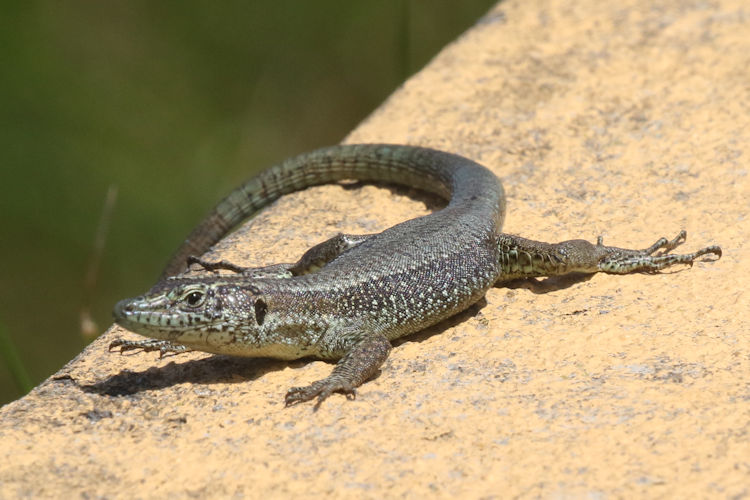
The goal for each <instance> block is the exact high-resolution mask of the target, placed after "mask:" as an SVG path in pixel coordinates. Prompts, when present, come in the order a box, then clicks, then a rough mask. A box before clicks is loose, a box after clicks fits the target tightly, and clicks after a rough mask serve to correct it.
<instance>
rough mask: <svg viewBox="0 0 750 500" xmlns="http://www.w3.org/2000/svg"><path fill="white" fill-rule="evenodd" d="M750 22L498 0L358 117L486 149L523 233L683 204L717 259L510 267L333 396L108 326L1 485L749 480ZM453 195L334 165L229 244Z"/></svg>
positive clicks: (11, 450) (744, 492) (417, 139)
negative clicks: (661, 267)
mask: <svg viewBox="0 0 750 500" xmlns="http://www.w3.org/2000/svg"><path fill="white" fill-rule="evenodd" d="M748 33H750V11H749V10H748V8H747V5H746V4H745V2H743V1H740V0H722V1H717V2H710V3H709V2H685V1H678V0H675V1H661V2H638V1H628V0H624V1H621V2H614V3H613V2H599V1H596V0H583V1H576V2H572V1H564V0H560V1H536V2H516V1H509V2H504V3H502V4H500V5H499V6H498V7H496V8H495V9H494V10H493V11H492V12H490V13H489V14H488V15H487V16H486V17H485V18H483V19H482V20H480V21H479V22H478V24H477V25H476V26H475V27H474V28H473V29H471V30H470V31H469V32H468V33H467V34H466V35H465V36H463V37H461V38H460V39H459V40H458V41H457V42H455V43H454V44H452V45H450V46H449V47H447V48H446V49H445V50H444V51H443V52H442V53H441V54H440V55H439V56H437V57H436V58H435V60H434V61H433V62H432V63H431V64H430V65H429V66H428V67H427V68H425V69H424V70H423V71H422V72H420V73H419V74H417V75H415V76H414V77H413V78H411V79H410V80H409V81H407V82H406V83H405V84H404V85H403V87H402V88H401V89H399V90H398V91H397V92H396V93H395V94H394V95H393V96H392V97H391V98H390V99H389V100H388V101H387V102H386V103H385V104H383V106H382V107H381V108H379V109H378V110H377V111H376V112H375V113H373V115H372V116H371V117H370V118H368V119H367V120H366V121H365V122H364V123H363V124H362V125H361V126H360V127H358V128H357V129H356V130H355V131H354V132H352V134H351V135H350V136H349V137H348V138H347V141H349V142H381V141H382V142H395V143H409V144H419V145H425V146H431V147H436V148H441V149H445V150H448V151H452V152H456V153H459V154H463V155H465V156H468V157H470V158H473V159H475V160H478V161H479V162H481V163H483V164H484V165H487V166H488V167H489V168H491V169H492V170H494V171H495V172H496V173H497V174H498V175H499V176H500V177H501V178H502V179H503V181H504V183H505V187H506V190H507V194H508V216H507V218H506V226H505V229H506V231H507V232H513V233H517V234H522V235H524V236H527V237H530V238H538V239H546V240H551V241H555V240H562V239H568V238H573V237H586V238H587V239H591V240H594V239H595V238H596V236H597V235H598V234H603V235H604V236H605V241H607V242H609V243H611V244H617V245H628V246H636V247H641V246H644V247H645V246H647V245H649V244H650V243H652V241H653V240H655V239H656V238H657V237H659V236H662V235H664V236H669V237H671V236H673V235H675V234H676V233H677V232H678V231H679V230H680V229H682V228H684V229H686V230H687V231H688V242H687V244H686V245H684V247H683V248H685V249H688V250H690V249H695V248H698V247H700V246H704V245H706V244H711V243H716V244H720V245H721V246H722V247H723V249H724V257H723V258H722V259H721V260H719V261H718V262H713V263H708V262H700V263H697V264H696V265H694V266H693V267H692V269H678V270H677V269H676V270H674V271H673V272H669V273H663V274H659V275H632V276H625V277H614V276H606V275H597V276H594V277H592V278H591V279H584V280H578V281H573V282H562V283H557V285H559V286H557V287H552V289H551V290H544V289H542V290H539V289H537V288H535V287H532V286H528V285H522V286H520V287H519V286H515V287H513V288H508V287H499V288H494V289H492V290H490V292H489V293H488V294H487V297H486V301H485V302H484V303H483V304H480V305H478V306H476V307H474V308H473V309H471V310H470V311H469V312H467V313H465V314H463V315H461V316H460V317H458V318H456V319H453V320H451V321H449V322H447V323H445V324H442V325H440V326H438V327H436V328H432V329H430V330H429V331H427V332H424V333H421V334H418V335H415V336H413V337H411V338H409V339H407V340H406V341H405V342H403V343H402V344H401V345H399V346H398V347H397V348H396V349H394V350H393V352H392V354H391V356H390V359H389V361H388V362H387V364H386V366H385V367H384V369H383V371H382V374H381V376H380V377H379V378H377V379H376V380H374V381H371V382H369V383H368V384H366V385H365V386H363V387H362V388H361V389H360V391H359V395H358V398H357V399H356V401H348V400H346V399H345V398H344V397H342V396H334V397H331V398H330V399H329V400H328V401H326V402H325V403H324V405H323V406H322V408H321V409H320V410H319V411H318V412H313V411H312V405H300V406H296V407H293V408H284V407H283V403H282V401H283V399H282V397H283V394H284V392H285V390H286V389H287V388H288V387H290V386H293V385H298V384H302V383H305V382H309V381H311V380H313V379H316V378H319V377H322V376H324V375H325V374H327V373H328V372H329V370H330V369H331V366H330V365H328V364H326V363H324V362H318V361H315V362H295V363H285V362H279V361H272V360H243V359H231V358H227V357H222V356H210V355H205V354H190V355H183V356H179V357H170V358H166V359H164V360H158V359H157V356H156V355H154V354H148V355H138V356H116V355H110V354H108V353H107V349H106V345H107V344H108V342H109V341H110V340H112V338H113V337H115V336H118V335H123V332H122V331H118V330H117V329H112V330H110V331H108V332H107V333H106V334H105V335H103V336H102V337H101V338H100V339H99V340H97V341H96V342H94V343H93V344H92V345H91V346H90V347H89V348H87V349H86V350H85V351H84V352H83V353H82V354H81V355H80V356H78V357H77V358H76V359H74V360H73V361H71V362H70V363H69V364H68V365H67V366H66V367H65V368H64V369H63V370H61V371H60V372H59V373H58V374H56V375H55V376H54V377H52V378H50V379H49V380H47V381H46V382H44V383H43V384H42V385H40V386H39V387H38V388H36V389H35V390H34V391H32V392H31V393H30V394H29V395H28V396H26V397H24V398H23V399H21V400H19V401H16V402H13V403H11V404H8V405H6V406H5V407H3V408H2V410H0V442H2V447H1V449H0V456H1V459H0V485H2V486H1V490H0V496H2V497H5V498H10V497H32V496H33V497H38V496H47V497H71V496H73V495H75V496H81V497H84V496H85V497H87V498H92V497H94V498H97V497H101V498H109V497H123V498H132V497H140V498H148V497H178V498H179V497H187V496H200V497H205V496H215V497H219V496H221V497H225V496H234V497H250V498H254V497H266V496H279V495H282V494H284V495H291V494H294V495H321V494H327V495H334V496H339V497H344V496H352V495H361V496H365V497H383V496H388V497H397V496H413V497H416V496H423V495H431V496H439V497H444V496H453V495H463V496H470V497H475V498H476V497H493V496H494V497H503V498H507V497H516V496H522V497H528V496H544V497H555V496H575V497H579V496H594V497H609V496H612V497H640V496H649V497H655V496H660V497H662V496H667V497H687V496H715V497H721V498H727V497H735V498H739V497H742V496H748V495H750V486H748V485H750V481H749V478H750V458H749V457H750V454H749V453H748V451H749V450H750V435H749V434H748V431H749V430H750V429H749V427H748V426H749V424H748V422H750V392H749V390H748V387H750V336H749V335H748V331H750V325H749V324H748V323H749V321H748V312H747V311H748V299H747V293H746V290H745V286H744V283H743V282H744V280H745V279H746V276H748V274H750V252H748V245H747V243H746V242H747V241H748V240H750V227H749V226H750V223H749V222H748V211H749V210H748V208H749V203H750V202H748V200H749V199H750V189H748V169H747V163H748V153H747V151H746V149H747V147H748V144H750V87H749V86H748V68H750V37H748ZM373 207H377V209H376V210H373ZM432 208H435V203H434V200H431V199H425V198H423V197H422V196H420V195H419V194H416V195H415V193H412V192H409V191H403V190H394V189H388V188H382V187H375V186H364V187H361V188H359V187H357V188H354V189H352V188H349V187H342V186H324V187H321V188H316V189H311V190H308V191H306V192H304V193H299V194H296V195H293V196H290V197H287V198H284V199H283V200H281V201H280V202H279V203H277V204H276V205H275V206H274V207H272V208H271V209H270V210H268V211H267V212H265V213H264V214H263V215H262V216H260V217H258V218H257V219H255V221H253V222H252V223H251V229H250V227H248V228H246V229H245V231H243V232H240V233H238V234H236V235H234V236H233V237H232V238H231V239H230V240H228V241H225V242H223V243H222V244H220V245H219V246H218V248H217V252H218V253H219V254H221V255H222V256H227V257H229V258H232V259H234V260H236V261H238V262H246V263H258V264H261V263H271V262H275V261H282V262H283V261H289V260H291V259H294V258H295V257H296V256H298V255H300V254H301V253H302V251H303V250H304V249H306V248H307V247H309V246H310V245H312V244H314V243H317V242H319V241H322V240H323V239H325V238H327V237H329V236H331V235H332V234H335V233H336V232H338V231H345V232H371V231H376V230H381V229H384V228H386V227H388V226H390V225H392V224H394V223H396V222H398V221H401V220H404V219H406V218H409V217H414V216H416V215H419V214H424V213H426V212H427V210H428V209H432ZM125 335H129V334H127V333H125Z"/></svg>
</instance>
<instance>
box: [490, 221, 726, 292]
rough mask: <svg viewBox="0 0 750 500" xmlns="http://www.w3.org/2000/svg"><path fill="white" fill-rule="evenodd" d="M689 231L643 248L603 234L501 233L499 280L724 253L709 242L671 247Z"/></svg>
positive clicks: (618, 270)
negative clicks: (610, 241)
mask: <svg viewBox="0 0 750 500" xmlns="http://www.w3.org/2000/svg"><path fill="white" fill-rule="evenodd" d="M686 237H687V233H686V232H685V231H681V232H680V233H679V234H678V235H677V237H675V238H673V239H671V240H668V239H666V238H659V239H658V240H657V241H656V242H655V243H654V244H653V245H651V246H650V247H648V248H644V249H641V250H637V249H630V248H619V247H609V246H605V245H604V244H603V239H602V237H601V236H600V237H599V238H598V239H597V242H596V244H593V243H590V242H588V241H586V240H567V241H561V242H560V243H545V242H541V241H534V240H528V239H526V238H521V237H520V236H514V235H508V234H501V235H500V236H499V237H498V249H499V251H500V275H499V279H498V281H504V280H510V279H515V278H530V277H537V276H561V275H564V274H568V273H574V272H578V273H598V272H605V273H610V274H629V273H637V272H652V273H653V272H657V271H660V270H662V269H664V268H666V267H669V266H672V265H674V264H689V265H692V263H693V262H694V261H695V260H696V259H697V258H698V257H701V256H703V255H708V254H713V255H715V256H716V257H717V258H720V257H721V248H719V247H718V246H709V247H705V248H702V249H700V250H698V251H696V252H693V253H688V254H672V253H669V252H670V251H672V250H674V249H675V248H677V247H678V246H679V245H681V244H682V243H684V242H685V239H686Z"/></svg>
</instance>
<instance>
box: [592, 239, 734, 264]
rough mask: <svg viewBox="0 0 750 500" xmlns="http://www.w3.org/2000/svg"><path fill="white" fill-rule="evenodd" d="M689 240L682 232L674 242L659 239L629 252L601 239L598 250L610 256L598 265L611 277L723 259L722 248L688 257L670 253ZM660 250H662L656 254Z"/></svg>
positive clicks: (705, 250)
mask: <svg viewBox="0 0 750 500" xmlns="http://www.w3.org/2000/svg"><path fill="white" fill-rule="evenodd" d="M686 238H687V233H686V232H685V231H684V230H683V231H680V233H679V234H678V235H677V236H676V237H675V238H674V239H672V240H667V239H666V238H659V240H657V241H656V242H655V243H654V244H653V245H651V246H650V247H648V248H645V249H643V250H629V249H623V248H616V247H605V246H604V245H603V244H602V237H601V236H600V237H599V238H598V240H597V242H596V248H597V249H602V250H604V251H605V252H606V253H607V255H606V256H605V257H604V258H602V259H601V260H600V262H599V264H598V266H599V270H600V271H604V272H606V273H610V274H628V273H633V272H648V273H655V272H658V271H661V270H662V269H664V268H666V267H669V266H672V265H674V264H687V265H689V266H692V265H693V261H695V260H696V259H697V258H698V257H701V256H703V255H709V254H711V255H713V256H714V257H716V259H717V260H718V259H720V258H721V248H720V247H718V246H716V245H712V246H709V247H705V248H701V249H700V250H698V251H696V252H693V253H688V254H672V253H669V252H670V251H672V250H674V249H675V248H677V247H678V246H680V245H682V244H683V243H684V242H685V239H686ZM657 250H661V251H660V252H657Z"/></svg>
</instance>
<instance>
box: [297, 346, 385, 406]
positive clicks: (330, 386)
mask: <svg viewBox="0 0 750 500" xmlns="http://www.w3.org/2000/svg"><path fill="white" fill-rule="evenodd" d="M390 352H391V343H390V341H389V340H388V339H387V338H386V336H385V335H383V334H382V333H374V334H370V335H367V336H366V337H364V338H363V339H362V340H360V341H359V342H357V343H356V344H354V346H353V347H352V348H351V349H350V350H349V351H348V352H347V353H346V354H345V355H344V357H343V358H341V360H340V361H339V362H338V363H337V364H336V367H335V368H334V369H333V372H331V374H330V375H329V376H327V377H326V378H324V379H322V380H318V381H317V382H313V383H312V384H310V385H308V386H306V387H293V388H291V389H289V392H287V393H286V398H285V399H284V401H285V403H286V406H291V405H294V404H297V403H302V402H304V401H310V400H311V399H313V398H315V397H317V398H318V400H317V401H316V403H315V409H318V407H320V403H322V402H323V400H325V399H326V398H327V397H328V396H330V395H331V394H333V393H334V392H343V393H344V394H346V396H347V398H351V399H354V397H355V394H356V388H357V387H359V386H360V385H362V384H363V383H365V382H366V381H367V380H368V379H370V378H371V377H372V376H373V375H375V374H376V373H377V372H378V369H379V368H380V366H381V365H382V364H383V363H384V362H385V360H386V358H387V357H388V353H390Z"/></svg>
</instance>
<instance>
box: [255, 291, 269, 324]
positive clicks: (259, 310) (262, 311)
mask: <svg viewBox="0 0 750 500" xmlns="http://www.w3.org/2000/svg"><path fill="white" fill-rule="evenodd" d="M266 312H268V306H267V305H266V301H265V300H263V297H258V298H257V299H255V322H256V323H258V326H261V325H262V324H263V320H264V319H265V318H266Z"/></svg>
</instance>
